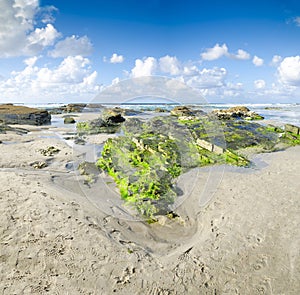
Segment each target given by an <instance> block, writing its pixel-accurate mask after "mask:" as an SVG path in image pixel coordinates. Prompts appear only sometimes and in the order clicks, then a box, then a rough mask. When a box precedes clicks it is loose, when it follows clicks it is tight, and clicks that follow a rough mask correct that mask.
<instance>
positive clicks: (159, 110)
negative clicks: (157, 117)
mask: <svg viewBox="0 0 300 295" xmlns="http://www.w3.org/2000/svg"><path fill="white" fill-rule="evenodd" d="M154 112H155V113H165V112H167V110H165V109H162V108H156V109H155V110H154Z"/></svg>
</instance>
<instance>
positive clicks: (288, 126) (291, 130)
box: [284, 124, 300, 135]
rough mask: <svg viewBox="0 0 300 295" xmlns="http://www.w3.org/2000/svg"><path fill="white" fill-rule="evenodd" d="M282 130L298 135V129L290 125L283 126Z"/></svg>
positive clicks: (299, 128) (299, 132) (299, 129)
mask: <svg viewBox="0 0 300 295" xmlns="http://www.w3.org/2000/svg"><path fill="white" fill-rule="evenodd" d="M284 130H285V131H286V132H290V133H293V134H295V135H299V134H300V127H298V126H295V125H292V124H286V125H285V126H284Z"/></svg>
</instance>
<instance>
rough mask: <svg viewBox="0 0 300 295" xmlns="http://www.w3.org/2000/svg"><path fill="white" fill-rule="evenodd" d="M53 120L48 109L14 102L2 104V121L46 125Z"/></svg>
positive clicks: (0, 110)
mask: <svg viewBox="0 0 300 295" xmlns="http://www.w3.org/2000/svg"><path fill="white" fill-rule="evenodd" d="M50 122H51V115H50V114H49V112H48V111H45V110H40V109H36V108H29V107H25V106H15V105H12V104H2V105H0V123H4V124H21V125H23V124H24V125H44V124H49V123H50Z"/></svg>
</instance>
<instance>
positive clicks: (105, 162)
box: [97, 116, 249, 220]
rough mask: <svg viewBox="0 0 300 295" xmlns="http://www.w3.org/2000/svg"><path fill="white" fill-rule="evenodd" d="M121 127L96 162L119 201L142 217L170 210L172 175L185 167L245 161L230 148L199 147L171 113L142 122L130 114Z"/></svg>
mask: <svg viewBox="0 0 300 295" xmlns="http://www.w3.org/2000/svg"><path fill="white" fill-rule="evenodd" d="M123 132H124V135H123V136H119V137H116V138H113V139H109V140H108V141H107V142H106V143H105V145H104V148H103V151H102V156H101V158H100V159H99V160H98V161H97V166H98V167H99V168H101V169H102V170H103V171H105V172H106V173H107V174H109V175H110V176H111V177H112V178H113V179H114V181H115V183H116V184H117V186H118V188H119V191H120V194H121V197H122V198H123V199H124V201H125V203H126V204H127V205H131V206H132V207H134V208H136V209H137V211H138V212H139V213H140V214H141V215H142V216H144V217H145V218H146V219H148V220H155V218H156V217H155V216H156V215H162V214H168V213H169V212H170V209H169V208H170V205H172V204H173V203H174V201H175V199H176V197H177V191H178V188H177V187H176V180H177V178H178V177H179V176H180V175H181V174H182V173H184V172H186V171H188V170H189V169H191V168H194V167H199V166H206V165H212V164H222V163H230V164H234V165H239V166H245V165H248V164H249V161H248V160H247V159H245V158H243V157H241V156H239V155H237V154H236V153H235V152H234V151H229V150H224V152H222V153H216V152H215V151H214V149H211V150H210V149H209V148H208V149H207V148H205V147H203V146H201V145H200V144H198V143H197V141H196V138H195V137H194V136H193V134H192V133H191V132H190V130H189V129H188V128H187V126H185V125H184V124H182V123H181V122H179V121H178V119H177V118H175V117H173V116H167V117H156V118H153V119H151V120H149V121H145V122H144V121H141V120H140V119H137V118H133V119H130V120H127V121H126V123H125V124H124V125H123ZM222 151H223V149H222Z"/></svg>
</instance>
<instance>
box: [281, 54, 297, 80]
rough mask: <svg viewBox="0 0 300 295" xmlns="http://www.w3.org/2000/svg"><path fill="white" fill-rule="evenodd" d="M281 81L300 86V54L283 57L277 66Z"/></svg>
mask: <svg viewBox="0 0 300 295" xmlns="http://www.w3.org/2000/svg"><path fill="white" fill-rule="evenodd" d="M277 71H278V75H279V81H280V82H282V83H283V84H287V85H289V86H300V56H299V55H297V56H290V57H286V58H284V59H283V61H282V62H281V63H280V65H279V67H278V68H277Z"/></svg>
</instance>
